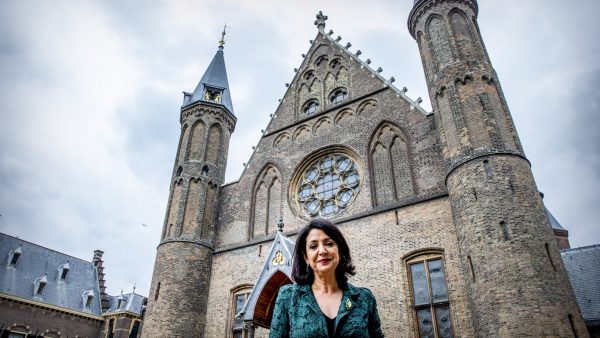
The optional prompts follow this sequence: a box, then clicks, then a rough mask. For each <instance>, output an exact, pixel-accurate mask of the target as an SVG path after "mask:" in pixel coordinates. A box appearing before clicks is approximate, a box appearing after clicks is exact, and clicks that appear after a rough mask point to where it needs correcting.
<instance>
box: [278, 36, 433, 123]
mask: <svg viewBox="0 0 600 338" xmlns="http://www.w3.org/2000/svg"><path fill="white" fill-rule="evenodd" d="M359 55H360V54H359ZM369 63H370V61H366V62H365V61H362V60H361V59H360V58H359V57H358V56H357V55H356V54H353V53H352V52H350V51H349V50H348V48H347V46H342V45H341V44H340V43H339V37H338V39H334V38H333V37H332V36H331V35H329V34H324V33H322V32H319V33H317V36H316V37H315V39H314V40H312V45H311V47H310V49H309V51H308V53H307V54H306V56H305V58H304V60H303V62H302V64H301V65H300V67H299V68H298V69H297V71H296V75H295V76H294V79H293V80H292V82H291V83H290V84H289V86H288V90H287V91H286V93H285V95H284V97H283V99H282V100H281V104H280V105H279V107H278V108H277V110H276V112H275V114H273V118H272V120H271V122H270V123H269V126H268V128H267V131H266V134H267V135H268V134H269V133H273V132H276V131H280V130H282V129H285V128H286V127H289V126H292V125H294V124H296V123H298V122H299V121H303V120H308V119H311V118H313V117H315V116H318V115H320V114H322V113H324V112H327V111H330V110H332V109H335V108H337V107H340V106H342V105H343V104H344V103H348V102H352V101H354V100H357V99H360V98H362V97H364V96H367V95H370V94H373V93H374V92H376V91H378V90H382V89H386V88H389V89H390V90H393V91H394V92H395V93H396V94H397V95H398V96H399V97H401V98H402V99H404V100H405V101H407V102H408V103H409V104H410V105H411V106H412V107H413V108H414V109H417V110H419V111H420V112H421V113H423V114H424V115H429V113H428V112H426V111H425V110H424V109H423V108H421V107H420V106H419V104H418V103H417V102H415V101H413V100H412V99H410V98H409V97H407V96H406V95H405V93H404V92H403V91H401V90H399V89H398V88H396V87H394V86H393V84H392V82H393V80H392V81H390V80H387V79H385V78H383V77H382V76H381V75H380V70H374V69H372V68H371V67H370V65H369ZM336 90H341V91H344V92H345V93H343V94H342V95H344V99H343V100H335V94H336V92H335V91H336ZM311 104H316V108H315V109H311V108H310V107H311Z"/></svg>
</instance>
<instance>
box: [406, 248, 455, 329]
mask: <svg viewBox="0 0 600 338" xmlns="http://www.w3.org/2000/svg"><path fill="white" fill-rule="evenodd" d="M406 263H407V267H408V269H407V270H408V279H409V280H410V289H411V303H412V304H411V305H412V307H413V311H414V312H415V318H416V319H417V323H418V326H417V330H418V332H417V333H418V337H435V338H439V337H453V336H454V335H453V333H452V321H451V315H450V304H449V299H448V287H447V286H446V276H445V272H444V259H443V257H442V254H441V252H428V253H423V254H421V255H418V256H413V257H411V258H410V259H408V260H407V262H406Z"/></svg>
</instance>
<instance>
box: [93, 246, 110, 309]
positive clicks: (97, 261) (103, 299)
mask: <svg viewBox="0 0 600 338" xmlns="http://www.w3.org/2000/svg"><path fill="white" fill-rule="evenodd" d="M103 254H104V251H102V250H95V251H94V259H93V260H92V263H93V264H94V266H95V267H96V273H97V274H98V284H99V285H98V286H99V288H100V304H102V312H106V311H107V310H108V297H107V294H106V285H105V283H106V280H104V266H102V264H103V263H104V261H102V255H103Z"/></svg>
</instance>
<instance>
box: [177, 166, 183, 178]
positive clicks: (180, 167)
mask: <svg viewBox="0 0 600 338" xmlns="http://www.w3.org/2000/svg"><path fill="white" fill-rule="evenodd" d="M182 171H183V167H182V166H179V168H177V175H176V176H177V177H179V176H181V172H182Z"/></svg>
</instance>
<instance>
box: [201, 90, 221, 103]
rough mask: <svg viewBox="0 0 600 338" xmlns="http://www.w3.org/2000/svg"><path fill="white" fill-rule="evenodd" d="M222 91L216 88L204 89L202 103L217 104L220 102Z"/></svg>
mask: <svg viewBox="0 0 600 338" xmlns="http://www.w3.org/2000/svg"><path fill="white" fill-rule="evenodd" d="M221 95H222V91H221V90H220V89H216V88H209V87H206V91H205V92H204V101H208V102H214V103H219V102H221Z"/></svg>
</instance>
